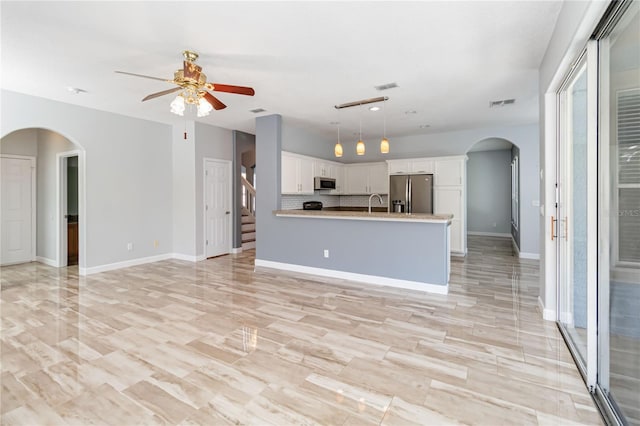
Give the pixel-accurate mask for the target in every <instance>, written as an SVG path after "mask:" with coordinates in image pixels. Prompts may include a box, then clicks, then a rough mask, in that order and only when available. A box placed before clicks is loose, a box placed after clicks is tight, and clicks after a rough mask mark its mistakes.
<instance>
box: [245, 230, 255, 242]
mask: <svg viewBox="0 0 640 426" xmlns="http://www.w3.org/2000/svg"><path fill="white" fill-rule="evenodd" d="M255 240H256V233H255V232H243V233H242V242H243V243H244V242H245V241H255Z"/></svg>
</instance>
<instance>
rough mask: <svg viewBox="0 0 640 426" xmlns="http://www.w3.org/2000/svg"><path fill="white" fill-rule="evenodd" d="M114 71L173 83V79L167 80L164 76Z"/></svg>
mask: <svg viewBox="0 0 640 426" xmlns="http://www.w3.org/2000/svg"><path fill="white" fill-rule="evenodd" d="M114 72H117V73H118V74H126V75H132V76H134V77H142V78H150V79H151V80H160V81H166V82H167V83H173V80H167V79H166V78H159V77H151V76H149V75H142V74H134V73H132V72H126V71H114Z"/></svg>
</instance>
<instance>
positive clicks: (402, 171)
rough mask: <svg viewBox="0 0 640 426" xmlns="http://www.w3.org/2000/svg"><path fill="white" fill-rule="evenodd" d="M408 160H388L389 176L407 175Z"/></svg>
mask: <svg viewBox="0 0 640 426" xmlns="http://www.w3.org/2000/svg"><path fill="white" fill-rule="evenodd" d="M409 162H410V160H388V161H387V165H388V166H389V174H390V175H408V174H409Z"/></svg>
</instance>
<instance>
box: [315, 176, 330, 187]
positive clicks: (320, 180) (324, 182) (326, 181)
mask: <svg viewBox="0 0 640 426" xmlns="http://www.w3.org/2000/svg"><path fill="white" fill-rule="evenodd" d="M313 189H315V190H320V189H336V180H335V179H333V178H328V177H320V176H317V177H315V178H313Z"/></svg>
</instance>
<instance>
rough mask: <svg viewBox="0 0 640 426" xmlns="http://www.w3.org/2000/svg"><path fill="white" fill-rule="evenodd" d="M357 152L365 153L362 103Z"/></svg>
mask: <svg viewBox="0 0 640 426" xmlns="http://www.w3.org/2000/svg"><path fill="white" fill-rule="evenodd" d="M356 154H358V155H364V142H362V104H360V137H359V138H358V143H357V144H356Z"/></svg>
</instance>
